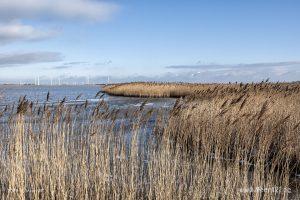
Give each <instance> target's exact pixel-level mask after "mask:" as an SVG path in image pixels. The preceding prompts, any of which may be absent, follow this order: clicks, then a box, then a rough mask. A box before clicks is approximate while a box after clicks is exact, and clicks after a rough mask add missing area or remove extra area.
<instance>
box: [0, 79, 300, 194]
mask: <svg viewBox="0 0 300 200" xmlns="http://www.w3.org/2000/svg"><path fill="white" fill-rule="evenodd" d="M103 90H104V91H105V92H107V93H109V94H116V95H124V96H151V97H153V96H156V97H158V96H159V97H184V98H178V99H177V101H176V103H175V104H174V106H173V108H171V109H163V108H161V109H159V108H153V109H151V108H146V107H145V105H146V103H147V100H146V99H145V102H144V103H142V104H141V105H140V107H136V108H133V109H128V110H120V109H117V108H110V106H109V105H108V104H107V103H106V102H105V101H103V100H102V97H101V96H100V95H98V96H97V98H99V102H98V104H97V105H89V104H88V102H85V103H80V104H76V105H66V104H65V100H62V101H61V102H59V103H58V104H57V105H55V106H52V105H49V104H46V103H45V104H43V105H41V104H35V103H33V102H30V101H28V100H27V99H26V98H25V97H23V98H20V100H19V102H18V105H16V106H11V105H8V106H6V107H3V108H2V109H1V110H0V116H1V118H0V120H1V123H0V131H1V135H0V155H1V158H0V188H1V198H2V199H207V198H210V199H288V198H297V197H298V198H299V196H297V195H299V193H298V186H299V183H298V181H299V180H298V178H297V176H298V174H299V170H300V168H299V161H300V143H299V142H300V109H299V108H300V106H299V105H300V85H298V84H296V83H295V84H292V83H277V84H275V83H266V82H262V83H259V84H224V85H221V84H208V85H202V84H197V85H193V84H157V83H133V84H125V85H109V86H107V87H105V88H104V89H103ZM49 95H51V94H49ZM47 98H48V95H47V97H45V99H46V100H47Z"/></svg>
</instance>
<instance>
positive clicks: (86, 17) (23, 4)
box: [0, 0, 119, 45]
mask: <svg viewBox="0 0 300 200" xmlns="http://www.w3.org/2000/svg"><path fill="white" fill-rule="evenodd" d="M118 10H119V6H118V5H116V4H114V3H110V2H103V1H96V0H22V1H20V0H1V1H0V45H3V44H8V43H11V42H16V41H38V40H43V39H47V38H49V37H53V36H55V35H57V31H53V30H51V31H43V30H39V29H38V28H35V27H33V26H30V25H24V24H22V23H20V22H21V21H24V20H28V19H30V20H32V19H34V20H44V21H47V20H56V21H64V20H74V21H78V20H80V21H89V22H98V21H105V20H107V19H109V18H111V17H112V16H113V15H114V14H115V13H117V11H118ZM15 21H18V23H16V22H15Z"/></svg>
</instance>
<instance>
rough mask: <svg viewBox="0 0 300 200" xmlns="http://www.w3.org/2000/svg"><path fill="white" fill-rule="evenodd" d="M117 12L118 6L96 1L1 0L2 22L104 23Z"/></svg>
mask: <svg viewBox="0 0 300 200" xmlns="http://www.w3.org/2000/svg"><path fill="white" fill-rule="evenodd" d="M117 10H118V6H117V5H116V4H113V3H109V2H103V1H96V0H1V1H0V20H2V21H5V20H14V19H32V18H38V19H41V18H46V19H67V20H70V19H71V20H72V19H75V20H78V19H81V20H89V21H102V20H106V19H108V18H109V17H111V16H112V15H113V14H114V13H115V12H116V11H117Z"/></svg>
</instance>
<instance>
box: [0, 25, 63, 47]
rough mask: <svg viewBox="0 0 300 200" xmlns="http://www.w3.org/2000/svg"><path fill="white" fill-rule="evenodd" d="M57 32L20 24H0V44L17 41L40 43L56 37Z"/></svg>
mask: <svg viewBox="0 0 300 200" xmlns="http://www.w3.org/2000/svg"><path fill="white" fill-rule="evenodd" d="M57 33H58V32H57V31H42V30H38V29H36V28H34V27H32V26H29V25H23V24H21V23H8V24H0V44H7V43H12V42H17V41H40V40H44V39H47V38H51V37H53V36H55V35H57Z"/></svg>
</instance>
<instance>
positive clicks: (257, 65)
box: [166, 61, 300, 69]
mask: <svg viewBox="0 0 300 200" xmlns="http://www.w3.org/2000/svg"><path fill="white" fill-rule="evenodd" d="M292 65H300V62H299V61H288V62H266V63H251V64H232V65H223V64H197V65H171V66H167V67H166V68H168V69H217V68H219V69H222V68H238V69H241V68H262V67H279V66H292Z"/></svg>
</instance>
